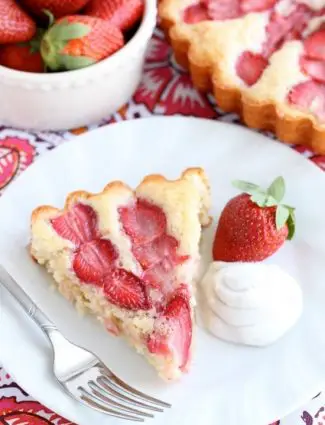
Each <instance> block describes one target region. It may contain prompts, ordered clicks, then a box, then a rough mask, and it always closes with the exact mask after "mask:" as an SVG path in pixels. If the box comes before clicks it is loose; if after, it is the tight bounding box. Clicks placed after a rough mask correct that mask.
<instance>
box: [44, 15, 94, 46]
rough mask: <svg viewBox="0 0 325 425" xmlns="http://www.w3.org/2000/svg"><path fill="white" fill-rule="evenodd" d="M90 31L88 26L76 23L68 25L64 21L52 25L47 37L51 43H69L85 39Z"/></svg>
mask: <svg viewBox="0 0 325 425" xmlns="http://www.w3.org/2000/svg"><path fill="white" fill-rule="evenodd" d="M90 31H91V28H90V26H89V25H86V24H81V23H78V22H76V23H72V24H70V23H69V22H67V21H66V20H64V21H62V22H61V23H59V24H55V25H53V27H52V28H51V29H50V30H49V37H50V39H51V41H52V42H58V41H70V40H76V39H78V38H82V37H85V36H86V35H88V34H89V33H90Z"/></svg>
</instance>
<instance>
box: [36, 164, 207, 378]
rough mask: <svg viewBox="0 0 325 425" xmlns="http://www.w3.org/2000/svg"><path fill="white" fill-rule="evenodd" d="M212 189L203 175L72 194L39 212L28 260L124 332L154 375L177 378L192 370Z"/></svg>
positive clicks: (114, 328) (116, 331) (198, 171)
mask: <svg viewBox="0 0 325 425" xmlns="http://www.w3.org/2000/svg"><path fill="white" fill-rule="evenodd" d="M209 206H210V191H209V184H208V180H207V178H206V176H205V173H204V171H203V170H202V169H199V168H193V169H187V170H186V171H184V173H183V174H182V175H181V177H180V178H179V179H178V180H174V181H170V180H167V179H165V178H164V177H162V176H160V175H150V176H147V177H146V178H145V179H144V180H143V181H142V183H141V184H140V185H139V186H138V187H137V188H136V190H135V191H133V190H132V189H130V188H129V187H128V186H127V185H125V184H124V183H122V182H118V181H115V182H112V183H110V184H108V185H107V186H106V187H105V189H104V190H103V191H102V192H101V193H99V194H90V193H87V192H81V191H80V192H74V193H71V194H70V195H69V196H68V198H67V200H66V204H65V207H64V209H63V210H58V209H56V208H53V207H50V206H41V207H39V208H37V209H36V210H34V211H33V214H32V220H31V254H32V256H33V257H34V258H35V259H36V260H37V262H38V263H39V264H42V265H44V266H45V267H46V268H47V270H48V271H49V272H50V273H51V274H52V275H53V277H54V280H55V282H56V283H57V286H58V289H59V291H60V292H61V293H62V294H63V295H64V296H65V297H66V298H67V299H69V300H70V301H72V302H74V303H75V305H76V307H77V309H78V310H81V311H84V310H86V311H87V310H88V311H90V312H91V313H93V314H94V315H96V316H97V318H98V319H99V320H100V321H101V322H102V323H103V324H104V326H105V327H106V328H107V329H108V330H109V331H110V332H111V333H113V334H115V335H123V336H124V337H126V339H127V340H128V341H129V342H130V343H131V344H132V345H133V346H134V347H135V348H136V350H137V351H138V352H140V353H142V354H143V355H144V356H145V357H146V358H147V359H148V361H149V362H150V363H151V364H153V365H154V366H155V367H156V369H157V370H158V372H159V374H160V376H161V377H163V378H165V379H167V380H171V379H177V378H179V377H180V376H181V375H182V373H183V372H185V371H186V370H187V369H188V367H189V364H190V360H191V351H192V340H193V338H192V333H193V320H194V315H193V307H194V305H195V299H194V285H193V283H194V281H195V275H196V272H197V268H198V264H199V259H200V254H199V243H200V238H201V229H202V226H206V225H208V224H209V222H210V219H209V215H208V209H209Z"/></svg>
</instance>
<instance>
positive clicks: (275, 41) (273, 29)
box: [263, 4, 312, 58]
mask: <svg viewBox="0 0 325 425" xmlns="http://www.w3.org/2000/svg"><path fill="white" fill-rule="evenodd" d="M311 17H312V13H311V11H310V9H308V7H307V6H305V5H303V4H300V5H297V6H296V7H295V8H294V10H293V11H292V12H291V13H290V14H289V15H288V16H283V15H281V14H278V13H275V12H274V13H272V15H271V19H270V22H269V24H268V26H267V28H266V32H267V34H268V38H267V41H266V42H265V43H264V45H263V56H264V57H265V58H269V57H270V56H271V54H272V53H274V52H275V51H276V50H277V49H279V48H280V47H281V46H282V44H283V42H284V41H286V40H290V39H295V38H301V33H302V31H303V30H304V28H305V27H306V25H307V23H308V21H309V19H310V18H311Z"/></svg>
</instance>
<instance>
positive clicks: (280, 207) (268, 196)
mask: <svg viewBox="0 0 325 425" xmlns="http://www.w3.org/2000/svg"><path fill="white" fill-rule="evenodd" d="M232 184H233V186H234V187H236V188H237V189H240V190H241V191H242V192H244V193H247V194H248V195H251V197H250V199H251V201H252V202H254V204H256V205H258V206H259V207H260V208H267V207H276V211H275V225H276V229H277V230H280V229H281V228H282V227H283V226H285V225H287V226H288V237H287V239H288V240H291V239H292V238H293V236H294V234H295V225H296V219H295V209H294V208H293V207H290V206H288V205H285V204H282V203H281V202H282V200H283V198H284V195H285V189H286V188H285V181H284V178H283V177H282V176H279V177H277V178H276V179H275V180H274V181H273V182H272V183H271V185H270V186H269V187H268V189H267V190H264V189H262V188H261V187H259V186H258V185H256V184H254V183H250V182H246V181H242V180H235V181H233V182H232Z"/></svg>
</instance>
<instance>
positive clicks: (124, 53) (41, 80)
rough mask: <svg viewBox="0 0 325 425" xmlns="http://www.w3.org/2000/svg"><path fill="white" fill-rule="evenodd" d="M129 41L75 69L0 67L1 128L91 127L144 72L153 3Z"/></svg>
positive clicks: (114, 107)
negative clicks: (50, 71) (52, 70)
mask: <svg viewBox="0 0 325 425" xmlns="http://www.w3.org/2000/svg"><path fill="white" fill-rule="evenodd" d="M145 3H146V7H145V12H144V16H143V20H142V23H141V25H140V27H139V29H138V31H137V32H136V34H135V35H134V36H133V38H132V39H131V40H130V41H129V42H128V43H127V44H126V45H125V46H124V47H123V48H122V49H121V50H120V51H118V52H117V53H115V54H114V55H112V56H111V57H109V58H107V59H105V60H103V61H101V62H99V63H97V64H95V65H92V66H90V67H88V68H83V69H80V70H77V71H70V72H63V73H56V74H32V73H28V72H20V71H15V70H11V69H8V68H5V67H3V66H0V98H1V102H0V124H2V125H5V126H10V127H16V128H22V129H33V130H63V129H70V128H76V127H80V126H83V125H88V124H92V123H95V122H98V121H100V120H101V119H103V118H105V117H107V116H109V115H110V114H111V113H113V112H115V111H116V110H117V109H118V108H119V107H120V106H122V105H123V104H124V103H126V102H127V101H128V99H129V98H130V97H131V96H132V94H133V93H134V92H135V90H136V88H137V86H138V84H139V82H140V79H141V74H142V68H143V63H144V59H145V53H146V48H147V46H148V42H149V40H150V38H151V36H152V33H153V30H154V27H155V24H156V13H157V6H156V0H146V1H145Z"/></svg>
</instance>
